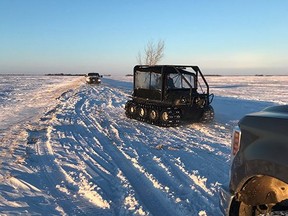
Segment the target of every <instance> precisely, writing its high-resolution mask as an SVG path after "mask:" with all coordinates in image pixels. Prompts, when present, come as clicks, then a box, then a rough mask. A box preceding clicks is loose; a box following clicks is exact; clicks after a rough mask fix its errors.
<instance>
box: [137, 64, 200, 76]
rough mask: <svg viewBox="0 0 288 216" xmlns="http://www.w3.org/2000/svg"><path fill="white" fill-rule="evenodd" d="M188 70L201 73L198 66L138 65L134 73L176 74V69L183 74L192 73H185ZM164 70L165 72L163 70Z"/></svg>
mask: <svg viewBox="0 0 288 216" xmlns="http://www.w3.org/2000/svg"><path fill="white" fill-rule="evenodd" d="M186 68H192V69H193V70H194V72H197V71H200V69H199V67H198V66H193V65H153V66H150V65H136V66H135V67H134V72H135V71H136V70H137V71H143V72H151V71H153V72H155V73H161V72H163V73H165V74H167V73H173V72H174V73H175V69H177V70H181V72H183V73H191V72H189V71H185V69H186ZM162 69H164V70H162Z"/></svg>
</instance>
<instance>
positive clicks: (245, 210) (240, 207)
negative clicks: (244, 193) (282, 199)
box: [229, 200, 271, 216]
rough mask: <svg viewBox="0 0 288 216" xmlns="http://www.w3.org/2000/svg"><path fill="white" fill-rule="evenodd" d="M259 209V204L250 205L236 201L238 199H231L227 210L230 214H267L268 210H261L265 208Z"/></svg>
mask: <svg viewBox="0 0 288 216" xmlns="http://www.w3.org/2000/svg"><path fill="white" fill-rule="evenodd" d="M258 208H259V209H261V206H250V205H246V204H245V203H243V202H238V201H235V200H234V201H233V202H232V204H231V208H230V211H229V215H230V216H258V215H266V213H267V214H268V213H269V212H271V211H269V210H268V209H267V210H266V213H265V214H264V213H263V211H265V210H263V209H262V210H259V209H258ZM262 208H264V207H262Z"/></svg>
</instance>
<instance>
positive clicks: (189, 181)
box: [95, 89, 223, 208]
mask: <svg viewBox="0 0 288 216" xmlns="http://www.w3.org/2000/svg"><path fill="white" fill-rule="evenodd" d="M101 91H102V92H103V93H105V98H106V100H107V99H108V100H109V94H111V95H113V97H114V98H117V97H118V94H120V97H121V96H122V95H121V93H119V92H118V91H117V90H115V91H114V92H112V90H111V89H109V90H106V91H105V90H103V89H102V90H101ZM101 91H99V92H95V94H97V95H98V96H99V97H100V96H101ZM107 92H110V93H109V94H108V93H107ZM105 98H101V97H100V98H98V100H99V101H101V102H99V104H100V103H103V102H104V103H105ZM122 104H123V99H122ZM109 106H111V103H109ZM117 106H118V104H116V107H117ZM112 107H113V103H112ZM114 108H115V107H114ZM106 111H107V109H106ZM111 116H112V114H111V113H109V116H108V115H106V116H105V115H103V116H101V118H103V119H106V120H107V119H108V120H107V123H106V124H104V126H103V127H104V128H107V127H108V125H110V128H111V125H114V126H113V128H114V131H113V130H110V131H109V130H108V131H109V132H108V133H107V134H106V135H107V136H110V137H111V134H113V132H114V133H115V134H116V135H115V136H116V137H114V138H113V137H112V138H111V140H114V142H115V140H117V139H118V138H117V136H119V133H120V134H121V133H122V131H121V130H123V124H121V125H119V128H118V129H117V128H116V127H117V126H118V124H117V120H118V121H119V122H121V120H122V119H121V118H120V119H119V115H118V118H117V120H114V119H113V117H111ZM115 119H116V118H115ZM132 121H134V123H135V124H136V125H137V126H139V127H143V128H146V124H145V123H139V122H136V121H135V120H132ZM143 124H144V125H145V126H141V125H143ZM115 126H116V127H115ZM130 126H131V125H130ZM103 127H102V128H99V130H100V131H103ZM147 127H148V128H149V127H152V128H153V129H154V128H155V127H154V126H147ZM108 128H109V127H108ZM150 129H151V128H150ZM156 129H158V127H156ZM125 130H127V128H126V129H124V132H123V133H124V134H125ZM159 130H162V129H159ZM166 130H167V129H166ZM172 130H175V129H172ZM194 132H195V131H194ZM174 136H176V135H174ZM144 137H145V135H144ZM176 137H177V136H176ZM177 138H178V139H179V137H177ZM117 142H120V143H129V142H131V139H129V138H128V139H124V140H123V136H122V140H121V139H120V140H117ZM140 145H141V144H140ZM143 146H145V145H143ZM133 147H135V146H133ZM144 148H145V147H144ZM204 150H205V149H204ZM123 153H124V152H123ZM141 153H142V154H147V153H148V154H150V156H149V157H147V156H146V157H145V158H143V161H145V160H146V161H153V157H154V156H155V155H154V154H151V150H150V149H149V148H146V149H145V151H144V150H143V148H141ZM202 153H203V152H202ZM160 157H161V156H160ZM128 159H129V158H128ZM172 159H173V160H175V158H174V157H173V156H172ZM172 159H171V158H170V159H169V160H172ZM196 160H197V159H196ZM222 162H223V161H222ZM144 167H145V168H146V170H152V171H151V172H150V173H154V174H157V172H156V171H153V170H159V165H158V164H154V165H151V168H149V166H147V165H144ZM169 167H170V168H171V167H173V169H172V170H173V171H174V173H178V176H179V175H181V176H182V177H181V178H180V181H178V182H182V184H186V186H185V187H183V188H184V190H185V189H190V191H191V184H194V187H196V188H197V187H199V189H198V190H200V191H202V192H203V190H204V191H206V193H207V194H208V196H209V197H211V195H212V192H211V191H209V190H208V191H207V188H205V186H204V188H203V185H201V178H197V177H196V176H194V177H193V175H192V177H193V178H191V175H190V176H189V178H187V173H185V172H184V173H183V169H182V170H179V166H175V163H174V164H173V163H172V165H169ZM175 170H177V171H175ZM145 174H148V175H149V172H145ZM164 176H165V173H164V174H163V175H162V176H161V178H163V179H164V180H163V182H166V183H167V182H170V185H169V184H168V185H169V186H170V188H172V189H173V187H174V188H175V186H174V184H173V181H176V180H175V179H173V180H171V178H172V177H171V176H168V177H166V178H164ZM184 179H185V181H183V180H184ZM202 180H203V179H202ZM199 181H200V183H199ZM183 182H187V183H183ZM199 184H200V185H199ZM202 184H203V183H202ZM177 190H178V191H179V189H178V188H175V190H174V191H177ZM180 190H181V189H180ZM215 190H216V189H215ZM182 191H183V189H182ZM214 192H215V191H214ZM198 193H200V192H198ZM191 194H192V193H191ZM200 194H201V193H200ZM190 197H191V195H190ZM209 197H208V198H205V200H206V202H207V200H208V199H209ZM192 200H193V199H192ZM212 208H215V206H212Z"/></svg>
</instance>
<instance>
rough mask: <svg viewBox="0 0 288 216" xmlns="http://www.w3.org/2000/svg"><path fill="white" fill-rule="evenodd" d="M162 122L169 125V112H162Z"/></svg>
mask: <svg viewBox="0 0 288 216" xmlns="http://www.w3.org/2000/svg"><path fill="white" fill-rule="evenodd" d="M160 119H161V122H163V123H168V122H169V113H168V111H167V110H164V111H162V112H161V115H160Z"/></svg>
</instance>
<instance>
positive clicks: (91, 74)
mask: <svg viewBox="0 0 288 216" xmlns="http://www.w3.org/2000/svg"><path fill="white" fill-rule="evenodd" d="M88 76H100V75H99V73H88Z"/></svg>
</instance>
